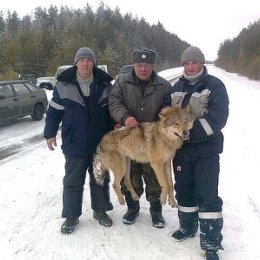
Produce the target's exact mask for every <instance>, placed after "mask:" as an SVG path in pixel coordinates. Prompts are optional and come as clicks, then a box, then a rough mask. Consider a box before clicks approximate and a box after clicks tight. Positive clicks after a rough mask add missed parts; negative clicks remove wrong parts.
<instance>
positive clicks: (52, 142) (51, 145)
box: [46, 137, 57, 151]
mask: <svg viewBox="0 0 260 260" xmlns="http://www.w3.org/2000/svg"><path fill="white" fill-rule="evenodd" d="M46 143H47V146H48V148H49V149H50V150H51V151H54V150H55V149H54V146H57V142H56V137H52V138H50V139H46Z"/></svg>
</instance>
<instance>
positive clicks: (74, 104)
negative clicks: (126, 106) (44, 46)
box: [44, 66, 113, 155]
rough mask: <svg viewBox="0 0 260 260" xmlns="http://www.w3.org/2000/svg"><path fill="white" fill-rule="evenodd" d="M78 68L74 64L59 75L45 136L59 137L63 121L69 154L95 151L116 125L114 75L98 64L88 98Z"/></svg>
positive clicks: (64, 145)
mask: <svg viewBox="0 0 260 260" xmlns="http://www.w3.org/2000/svg"><path fill="white" fill-rule="evenodd" d="M76 70H77V67H76V66H74V67H72V68H69V69H67V70H65V71H64V72H63V73H62V74H61V75H60V76H59V77H58V82H57V84H56V86H55V88H54V91H53V97H52V100H51V101H50V104H49V108H48V110H47V113H46V121H45V128H44V137H45V138H46V139H49V138H51V137H55V136H56V134H57V131H58V128H59V125H60V123H61V122H62V125H61V135H62V150H63V153H64V154H65V155H87V154H92V153H93V152H95V149H96V146H97V144H98V143H99V142H100V139H101V138H102V136H103V135H104V134H105V133H107V132H108V131H109V130H111V129H112V124H113V121H112V120H111V118H110V116H109V112H108V92H109V89H110V87H111V83H110V82H111V80H112V77H110V76H109V75H108V74H107V73H106V72H105V71H103V70H101V69H99V68H96V67H94V68H93V77H94V81H93V83H91V85H90V96H89V97H88V98H86V97H84V96H83V94H82V91H81V89H80V86H79V83H78V82H77V80H76Z"/></svg>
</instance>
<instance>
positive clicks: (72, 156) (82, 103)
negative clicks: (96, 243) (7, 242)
mask: <svg viewBox="0 0 260 260" xmlns="http://www.w3.org/2000/svg"><path fill="white" fill-rule="evenodd" d="M74 64H75V65H74V66H73V67H71V68H69V69H67V70H65V71H64V72H63V73H62V74H61V75H60V76H59V77H58V82H57V84H56V86H55V88H54V91H53V97H52V100H51V101H50V104H49V108H48V111H47V113H46V124H45V129H44V137H45V138H46V142H47V146H48V148H49V149H50V150H54V146H56V145H57V144H56V135H57V131H58V128H59V125H60V123H61V122H62V128H61V131H62V132H61V136H62V150H63V153H64V155H65V176H64V179H63V210H62V217H63V218H66V220H65V222H64V223H63V224H62V226H61V232H62V233H63V234H70V233H72V232H73V231H74V229H75V227H76V225H77V224H78V223H79V217H80V215H81V214H82V199H83V189H84V183H85V177H86V171H88V173H89V176H90V183H89V184H90V195H91V207H92V209H93V217H94V218H95V219H96V220H98V222H99V224H100V225H103V226H106V227H110V226H111V225H112V220H111V219H110V217H109V216H108V215H107V214H106V211H108V210H112V209H113V206H112V204H111V202H110V196H109V181H110V179H109V173H107V175H106V178H105V182H104V186H99V185H98V184H96V182H95V178H94V176H93V166H92V161H93V153H94V152H95V149H96V145H97V144H98V143H99V141H100V139H101V138H102V136H103V135H104V134H105V133H107V132H108V131H109V130H111V129H112V120H111V119H110V116H109V112H108V92H109V88H110V87H111V83H110V82H111V80H112V78H111V77H110V76H109V75H108V74H107V73H106V72H105V71H103V70H101V69H99V68H97V67H96V66H95V65H96V58H95V54H94V52H93V51H92V50H91V49H90V48H87V47H83V48H80V49H79V50H78V51H77V53H76V55H75V59H74Z"/></svg>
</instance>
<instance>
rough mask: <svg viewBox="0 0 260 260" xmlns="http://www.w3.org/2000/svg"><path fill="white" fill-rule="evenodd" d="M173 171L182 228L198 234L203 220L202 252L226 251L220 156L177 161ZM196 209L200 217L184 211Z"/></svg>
mask: <svg viewBox="0 0 260 260" xmlns="http://www.w3.org/2000/svg"><path fill="white" fill-rule="evenodd" d="M173 168H174V174H175V186H174V187H175V191H176V199H177V201H178V204H179V219H180V223H181V227H182V228H186V229H194V230H196V229H197V227H198V217H199V223H200V231H201V233H200V245H201V249H203V250H205V251H208V250H213V251H218V250H219V249H223V248H222V246H221V241H222V239H223V236H222V234H221V230H222V227H223V218H222V204H223V202H222V200H221V198H220V197H219V196H218V181H219V156H218V155H215V156H209V157H196V158H190V160H189V161H184V160H181V159H180V158H178V157H176V158H175V159H174V160H173ZM196 206H198V209H199V212H198V213H197V212H191V211H190V213H188V212H182V210H183V209H186V210H187V209H194V208H196Z"/></svg>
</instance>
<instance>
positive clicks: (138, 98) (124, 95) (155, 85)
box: [109, 70, 171, 124]
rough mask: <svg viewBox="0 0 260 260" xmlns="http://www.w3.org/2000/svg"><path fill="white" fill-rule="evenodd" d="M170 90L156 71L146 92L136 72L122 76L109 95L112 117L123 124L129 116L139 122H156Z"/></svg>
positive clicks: (169, 85)
mask: <svg viewBox="0 0 260 260" xmlns="http://www.w3.org/2000/svg"><path fill="white" fill-rule="evenodd" d="M170 88H171V84H170V83H169V82H168V81H166V80H165V79H164V78H162V77H160V76H159V75H158V74H157V73H155V72H154V71H153V73H152V77H151V80H150V82H149V83H148V87H147V89H146V90H145V91H144V90H143V89H142V85H141V82H140V81H139V80H138V79H137V77H136V76H135V73H134V70H132V71H131V72H129V73H124V74H120V75H118V78H117V79H116V81H115V84H114V86H113V88H112V90H111V92H110V94H109V110H110V114H111V117H112V118H113V119H114V120H115V121H116V122H118V123H121V124H123V123H124V121H125V120H126V118H128V117H129V116H133V117H135V118H136V120H137V121H138V122H152V121H156V120H158V119H159V116H158V114H159V112H160V110H161V109H162V108H163V105H164V100H165V99H166V98H167V94H168V93H169V89H170Z"/></svg>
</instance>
